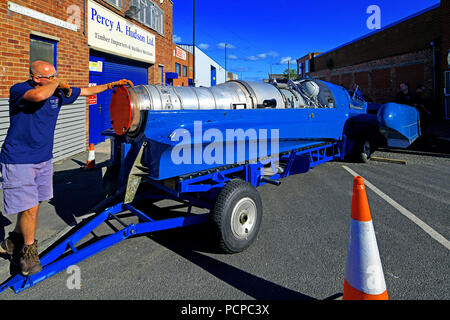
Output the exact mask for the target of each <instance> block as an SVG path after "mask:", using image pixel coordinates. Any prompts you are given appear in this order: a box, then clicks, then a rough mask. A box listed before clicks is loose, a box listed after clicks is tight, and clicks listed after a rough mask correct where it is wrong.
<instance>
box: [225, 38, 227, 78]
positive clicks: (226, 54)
mask: <svg viewBox="0 0 450 320" xmlns="http://www.w3.org/2000/svg"><path fill="white" fill-rule="evenodd" d="M225 82H227V44H226V43H225Z"/></svg>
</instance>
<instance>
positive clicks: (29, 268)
mask: <svg viewBox="0 0 450 320" xmlns="http://www.w3.org/2000/svg"><path fill="white" fill-rule="evenodd" d="M21 254H22V256H21V257H20V261H19V262H20V268H21V269H22V275H24V276H31V275H32V274H35V273H38V272H40V271H41V270H42V266H41V261H40V260H39V254H38V245H37V240H34V242H33V244H30V245H26V244H24V245H23V248H22V252H21Z"/></svg>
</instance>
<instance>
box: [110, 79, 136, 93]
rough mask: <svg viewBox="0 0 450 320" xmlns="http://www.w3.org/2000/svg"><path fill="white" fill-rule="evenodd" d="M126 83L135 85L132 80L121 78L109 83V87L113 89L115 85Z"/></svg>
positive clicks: (131, 85)
mask: <svg viewBox="0 0 450 320" xmlns="http://www.w3.org/2000/svg"><path fill="white" fill-rule="evenodd" d="M124 85H129V86H130V87H133V82H131V81H130V80H127V79H122V80H119V81H115V82H111V83H108V84H107V87H108V89H110V90H111V89H113V88H115V87H118V86H124Z"/></svg>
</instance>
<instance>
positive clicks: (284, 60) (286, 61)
mask: <svg viewBox="0 0 450 320" xmlns="http://www.w3.org/2000/svg"><path fill="white" fill-rule="evenodd" d="M288 61H289V63H290V64H296V63H297V62H296V61H295V60H292V58H291V57H283V58H281V60H280V64H288Z"/></svg>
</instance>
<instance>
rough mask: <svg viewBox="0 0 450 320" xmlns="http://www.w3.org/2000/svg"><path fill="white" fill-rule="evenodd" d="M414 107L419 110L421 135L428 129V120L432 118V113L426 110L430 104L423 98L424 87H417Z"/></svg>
mask: <svg viewBox="0 0 450 320" xmlns="http://www.w3.org/2000/svg"><path fill="white" fill-rule="evenodd" d="M414 102H415V103H414V106H415V107H416V108H417V110H419V113H420V124H421V129H422V134H424V133H425V129H426V128H427V127H428V124H429V123H430V120H431V118H432V113H431V112H430V110H428V107H429V105H430V102H429V101H428V99H427V97H426V96H425V86H424V85H422V84H421V85H418V86H417V88H416V92H415V97H414Z"/></svg>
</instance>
